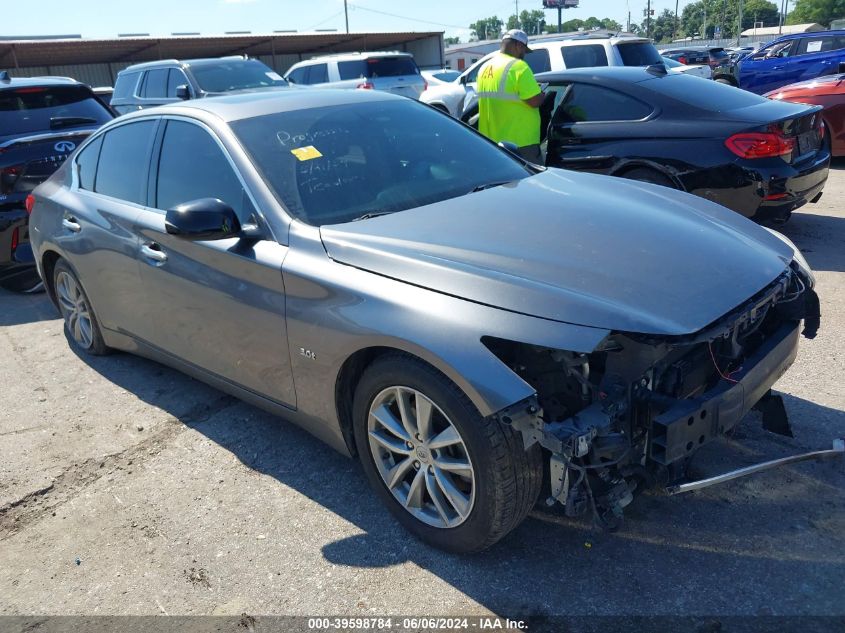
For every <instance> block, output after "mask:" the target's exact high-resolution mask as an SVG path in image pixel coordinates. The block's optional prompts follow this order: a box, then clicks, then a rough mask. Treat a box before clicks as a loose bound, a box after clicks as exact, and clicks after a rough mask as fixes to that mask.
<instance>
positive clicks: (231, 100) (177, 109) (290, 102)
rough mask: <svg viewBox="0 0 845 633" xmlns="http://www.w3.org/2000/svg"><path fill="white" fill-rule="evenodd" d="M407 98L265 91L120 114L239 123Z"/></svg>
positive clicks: (367, 92) (370, 92)
mask: <svg viewBox="0 0 845 633" xmlns="http://www.w3.org/2000/svg"><path fill="white" fill-rule="evenodd" d="M407 100H408V99H407V97H400V96H397V95H393V94H390V93H388V92H384V91H379V90H338V89H315V88H311V89H309V88H301V89H293V88H292V89H289V90H267V91H260V92H247V93H239V94H232V95H223V96H219V97H210V98H207V99H191V100H189V101H180V102H178V103H173V104H169V105H164V106H158V107H156V108H155V109H154V110H152V109H147V110H138V111H137V112H131V113H129V114H124V115H123V116H122V117H120V119H121V120H124V121H125V120H127V119H130V118H139V117H143V116H149V115H150V114H159V115H167V114H170V115H180V114H182V115H189V114H191V112H192V111H199V112H203V113H208V114H211V115H214V116H216V117H217V118H219V119H221V120H223V121H225V122H227V123H229V122H232V121H239V120H241V119H250V118H252V117H257V116H264V115H267V114H275V113H277V112H291V111H295V110H305V109H310V108H322V107H327V106H342V105H352V104H355V103H361V102H364V103H367V102H378V101H403V102H404V101H407Z"/></svg>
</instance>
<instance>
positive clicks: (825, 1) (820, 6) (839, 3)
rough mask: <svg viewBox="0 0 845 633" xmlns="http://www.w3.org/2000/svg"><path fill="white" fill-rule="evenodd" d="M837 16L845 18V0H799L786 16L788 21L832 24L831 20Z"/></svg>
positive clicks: (793, 22)
mask: <svg viewBox="0 0 845 633" xmlns="http://www.w3.org/2000/svg"><path fill="white" fill-rule="evenodd" d="M837 18H845V0H798V1H797V2H796V3H795V8H794V9H793V10H792V13H790V14H789V15H787V16H786V23H787V24H811V23H813V22H816V23H818V24H823V25H824V26H830V21H831V20H836V19H837Z"/></svg>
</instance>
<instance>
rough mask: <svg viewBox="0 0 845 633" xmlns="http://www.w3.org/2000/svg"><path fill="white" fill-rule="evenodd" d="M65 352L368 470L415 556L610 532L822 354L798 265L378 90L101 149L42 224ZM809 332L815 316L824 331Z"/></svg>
mask: <svg viewBox="0 0 845 633" xmlns="http://www.w3.org/2000/svg"><path fill="white" fill-rule="evenodd" d="M27 204H28V208H30V209H31V213H32V215H31V224H30V225H31V240H32V244H33V247H34V252H35V257H36V261H37V263H38V267H39V270H40V273H41V275H42V277H43V279H44V280H45V282H46V286H47V289H48V292H49V295H50V297H51V298H52V300H53V301H54V302H55V304H56V306H57V307H58V308H59V310H60V311H61V313H62V315H63V316H64V319H65V325H66V332H67V336H68V339H69V341H70V343H71V344H72V345H73V346H75V347H77V348H78V349H80V350H82V351H84V352H87V353H91V354H104V353H106V352H109V351H111V350H124V351H129V352H132V353H136V354H140V355H143V356H147V357H149V358H153V359H155V360H158V361H160V362H162V363H166V364H168V365H171V366H173V367H177V368H179V369H181V370H183V371H185V372H187V373H189V374H191V375H193V376H195V377H197V378H199V379H200V380H203V381H206V382H208V383H210V384H212V385H215V386H217V387H218V388H220V389H222V390H224V391H226V392H229V393H231V394H235V395H237V396H238V397H240V398H243V399H244V400H246V401H248V402H250V403H253V404H255V405H257V406H259V407H263V408H265V409H267V410H269V411H272V412H274V413H277V414H279V415H280V416H282V417H284V418H286V419H288V420H291V421H293V422H296V423H297V424H300V425H302V426H303V427H304V428H306V429H307V430H308V431H310V432H311V433H313V434H315V435H316V436H318V437H320V438H322V439H323V440H325V441H326V442H327V443H329V444H330V445H331V446H333V447H334V448H336V449H337V450H338V451H340V452H341V453H344V454H346V455H357V456H358V457H359V458H360V459H361V463H362V464H363V469H364V472H365V473H366V476H367V478H368V479H369V481H370V483H371V484H372V486H373V488H374V489H375V491H376V493H377V494H378V495H379V496H380V497H381V498H382V500H383V501H384V503H385V504H386V505H387V506H388V508H389V509H390V510H391V512H393V514H395V515H396V518H397V519H398V520H399V521H400V522H401V523H402V524H403V525H404V526H405V527H407V528H408V529H409V530H410V531H411V532H412V533H413V534H415V535H416V536H418V537H420V538H421V539H423V540H425V541H427V542H429V543H432V544H434V545H436V546H437V547H441V548H443V549H447V550H451V551H456V552H470V551H477V550H481V549H484V548H486V547H488V546H490V545H492V544H493V543H495V542H496V541H498V540H499V539H500V538H502V537H503V536H505V535H506V534H507V533H508V532H510V531H511V530H513V529H514V528H515V527H516V526H517V525H519V523H520V522H521V521H522V520H523V518H524V517H525V516H526V514H527V513H528V511H529V510H530V509H531V507H532V506H533V505H534V503H535V502H536V501H537V499H538V496H539V495H540V492H541V489H542V488H544V472H545V473H546V474H545V478H546V480H545V490H546V492H545V498H547V499H548V501H549V502H550V503H554V502H559V503H560V504H562V506H563V507H564V508H565V511H566V512H567V513H568V514H570V515H576V514H580V513H584V512H590V513H593V514H594V515H595V516H596V518H597V520H599V521H600V522H602V523H604V524H606V525H613V524H615V523H617V522H618V521H619V519H620V518H621V516H622V512H623V508H624V507H625V506H626V505H628V504H629V503H630V502H631V501H632V498H633V495H634V493H636V492H638V491H640V490H643V489H644V488H646V487H647V486H646V484H649V483H653V482H654V481H655V480H657V479H660V478H661V477H662V478H663V480H664V481H665V480H666V479H667V477H668V478H672V479H677V478H678V477H680V476H681V475H682V474H683V470H684V466H685V464H686V463H687V462H688V460H689V458H690V457H691V456H692V455H693V454H694V453H695V452H696V451H697V450H698V449H699V448H700V447H701V446H703V445H705V444H707V443H709V442H711V441H712V440H714V439H715V438H717V437H719V436H720V435H722V434H723V433H725V432H727V431H730V430H731V429H732V428H733V427H734V426H735V425H736V424H737V423H738V422H739V420H740V419H741V418H742V417H743V415H744V414H745V413H746V412H747V411H748V410H749V409H750V408H751V407H752V406H753V405H754V404H755V403H756V402H757V401H758V400H759V399H760V398H761V397H762V396H764V394H766V392H767V390H768V389H769V387H770V386H771V385H772V383H774V381H775V380H776V379H777V378H778V377H779V376H780V375H781V374H782V373H783V372H784V371H785V370H786V369H787V368H788V367H789V365H790V364H791V363H792V361H793V359H794V358H795V354H796V351H797V346H798V339H799V331H800V321H801V320H802V319H805V328H804V331H805V333H806V334H807V335H808V336H813V335H814V333H815V329H816V328H817V327H818V313H817V307H818V301H817V298H816V296H815V294H814V292H813V290H812V288H813V283H814V281H813V276H812V273H811V272H810V270H809V269H808V267H807V265H806V262H805V261H804V259H803V258H802V257H801V255H800V253H799V252H798V251H797V250H796V249H795V248H794V247H793V246H792V245H791V244H790V243H789V242H788V241H787V240H786V239H785V238H782V237H777V236H776V235H775V234H774V233H772V232H769V231H767V230H765V229H763V228H761V227H759V226H757V225H755V224H753V223H752V222H750V221H748V220H746V219H745V218H742V217H740V216H738V215H737V214H735V213H733V212H731V211H728V210H726V209H724V208H722V207H720V206H718V205H715V204H713V203H711V202H708V201H706V200H704V199H702V198H698V197H693V196H691V195H687V194H685V193H681V192H678V191H672V190H669V189H666V188H663V187H659V186H654V185H648V184H644V183H638V182H633V181H627V180H623V179H617V178H610V177H605V176H597V175H591V174H582V173H572V172H568V171H563V170H557V169H545V168H542V167H536V166H533V165H531V164H528V163H526V162H523V161H522V160H520V159H519V158H517V157H516V156H514V155H512V154H510V153H509V152H508V151H506V150H504V149H502V148H500V147H497V146H496V145H494V144H493V143H491V142H489V141H488V140H486V139H485V138H483V137H482V136H480V135H478V134H477V133H475V132H474V131H472V130H470V129H469V128H467V127H465V126H463V125H462V124H460V123H458V122H456V121H455V120H453V119H452V118H451V117H449V116H447V115H445V114H442V113H439V112H437V111H435V110H433V109H431V108H429V107H427V106H424V105H422V104H419V103H416V102H414V101H412V100H409V99H405V98H400V97H396V96H393V95H389V94H385V93H378V92H361V91H332V90H320V91H305V90H301V91H299V90H297V91H280V92H273V93H255V94H245V95H233V96H228V97H220V98H215V99H202V100H197V101H190V102H185V103H181V104H178V105H172V106H164V107H161V108H156V109H155V110H145V111H141V112H136V113H133V114H129V115H126V116H123V117H121V118H119V119H116V120H115V121H114V122H112V123H109V124H107V125H106V126H104V127H103V128H101V129H100V130H99V131H98V132H97V133H96V134H94V135H93V136H91V137H90V138H89V139H88V140H86V142H85V143H84V144H83V145H82V146H81V148H80V149H79V150H78V152H77V153H76V154H75V156H74V157H73V158H72V159H71V160H68V161H67V162H66V163H65V164H64V165H63V166H62V168H61V169H60V170H59V171H58V172H57V173H56V174H55V175H54V176H53V177H52V178H51V179H50V180H48V181H47V182H46V183H44V184H43V185H41V186H40V187H39V188H38V189H37V190H36V191H35V192H34V194H33V197H32V198H31V199H30V200H29V201H28V203H27ZM813 306H815V308H814V307H813Z"/></svg>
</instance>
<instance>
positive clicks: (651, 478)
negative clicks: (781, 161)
mask: <svg viewBox="0 0 845 633" xmlns="http://www.w3.org/2000/svg"><path fill="white" fill-rule="evenodd" d="M812 285H813V279H812V276H811V274H810V273H809V272H808V271H806V270H804V267H803V266H801V265H800V264H799V263H797V262H793V263H792V265H791V266H790V267H788V268H787V269H786V270H785V271H784V272H783V273H782V274H781V275H780V276H779V277H778V278H777V279H776V280H774V281H773V282H772V283H771V284H769V285H768V286H767V287H766V288H764V289H763V290H762V291H761V292H759V293H758V294H757V295H755V296H754V297H752V298H751V299H749V300H748V301H747V302H745V303H744V304H743V305H741V306H740V307H738V308H737V309H735V310H734V311H732V312H730V313H729V314H726V315H725V316H723V317H722V318H720V319H718V320H717V321H716V322H714V323H712V324H711V325H709V326H708V327H706V328H704V329H702V330H701V331H699V332H696V333H694V334H691V335H688V336H657V335H643V334H635V333H625V332H614V333H612V334H611V335H610V336H608V337H607V338H606V339H605V340H604V341H603V342H602V343H601V344H600V345H599V346H598V347H597V348H596V349H595V350H594V351H593V352H591V353H589V354H581V353H574V352H568V351H564V350H556V349H549V348H544V347H538V346H532V345H525V344H520V343H514V342H512V341H505V340H501V339H493V338H485V339H484V343H485V345H486V346H487V347H488V348H489V349H490V350H491V351H492V352H493V353H494V354H496V355H497V356H498V358H499V359H500V360H502V361H503V362H504V363H506V364H507V365H508V366H509V367H510V368H511V369H512V370H513V371H514V372H515V373H516V374H518V375H519V376H520V377H521V378H522V379H523V380H525V381H526V382H527V383H528V384H530V385H532V386H533V387H534V388H535V389H536V395H535V396H533V397H531V398H529V399H527V400H524V401H522V402H519V403H517V404H515V405H513V406H511V407H508V408H507V409H505V410H503V411H500V412H498V413H497V414H496V416H497V417H498V419H499V420H500V421H501V422H503V423H506V424H510V425H512V426H513V428H515V429H516V430H518V431H520V432H521V434H522V436H523V439H524V442H525V445H526V447H529V446H531V445H533V444H535V443H539V444H540V446H542V447H543V448H544V449H545V450H546V451H547V452H548V454H549V478H550V490H549V492H548V503H549V504H553V503H554V502H559V503H561V504H562V505H563V506H564V508H565V512H566V514H567V515H570V516H576V515H580V514H583V513H585V512H588V511H590V512H592V513H593V514H594V516H595V517H596V519H597V520H598V521H599V523H601V524H602V525H604V526H606V527H611V528H612V527H615V526H616V525H617V524H618V522H619V521H620V520H621V518H622V515H623V509H624V507H625V506H626V505H628V504H629V503H630V502H631V501H632V500H633V496H634V494H635V492H636V491H639V490H642V489H645V488H648V487H651V486H654V485H656V484H657V483H662V484H664V485H665V484H667V483H669V482H676V481H678V480H681V479H682V478H683V477H684V472H685V468H686V466H687V464H688V462H689V459H690V458H691V456H692V455H693V454H694V453H695V452H696V451H697V450H698V449H699V448H700V447H702V446H704V445H705V444H707V443H708V442H711V441H712V440H714V439H716V438H717V437H719V436H720V435H723V434H725V433H727V432H729V431H731V429H733V428H734V427H735V426H736V425H737V424H738V423H739V421H740V420H741V419H742V418H743V417H744V416H745V414H746V413H748V411H749V410H750V409H751V408H752V407H754V406H755V405H757V404H758V402H760V401H761V399H763V398H764V396H767V395H768V394H769V389H770V387H771V386H772V385H773V384H774V382H775V381H776V380H777V379H778V378H780V376H781V375H782V374H783V373H784V372H785V371H786V370H787V369H788V368H789V366H790V365H791V364H792V363H793V361H794V360H795V356H796V353H797V349H798V339H799V329H800V322H801V321H802V320H803V322H804V330H803V334H804V336H806V337H807V338H813V337H814V336H815V334H816V331H817V329H818V327H819V319H820V315H819V301H818V297H817V296H816V293H815V292H814V290H813V288H812ZM768 417H771V418H772V419H773V420H774V421H775V422H780V424H775V423H774V422H773V423H771V428H772V430H776V431H780V432H783V431H784V429H783V428H776V427H778V426H780V427H782V426H783V424H784V423H785V422H784V421H783V420H779V419H778V417H777V416H775V415H771V416H768Z"/></svg>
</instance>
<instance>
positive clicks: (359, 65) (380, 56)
mask: <svg viewBox="0 0 845 633" xmlns="http://www.w3.org/2000/svg"><path fill="white" fill-rule="evenodd" d="M285 79H287V80H288V81H289V82H291V83H293V84H297V85H300V86H312V87H316V88H359V89H364V90H386V91H387V92H392V93H394V94H398V95H402V96H404V97H411V98H413V99H419V98H420V95H421V94H422V92H423V90H425V88H426V82H425V79H424V78H423V76H422V75H421V74H420V69H419V68H418V67H417V63H416V62H415V61H414V57H413V55H411V54H409V53H400V52H378V53H375V52H374V53H341V54H338V55H323V56H320V57H314V58H312V59H309V60H307V61H304V62H299V63H296V64H294V65H293V66H291V67H290V68H289V69H288V71H287V72H286V73H285Z"/></svg>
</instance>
